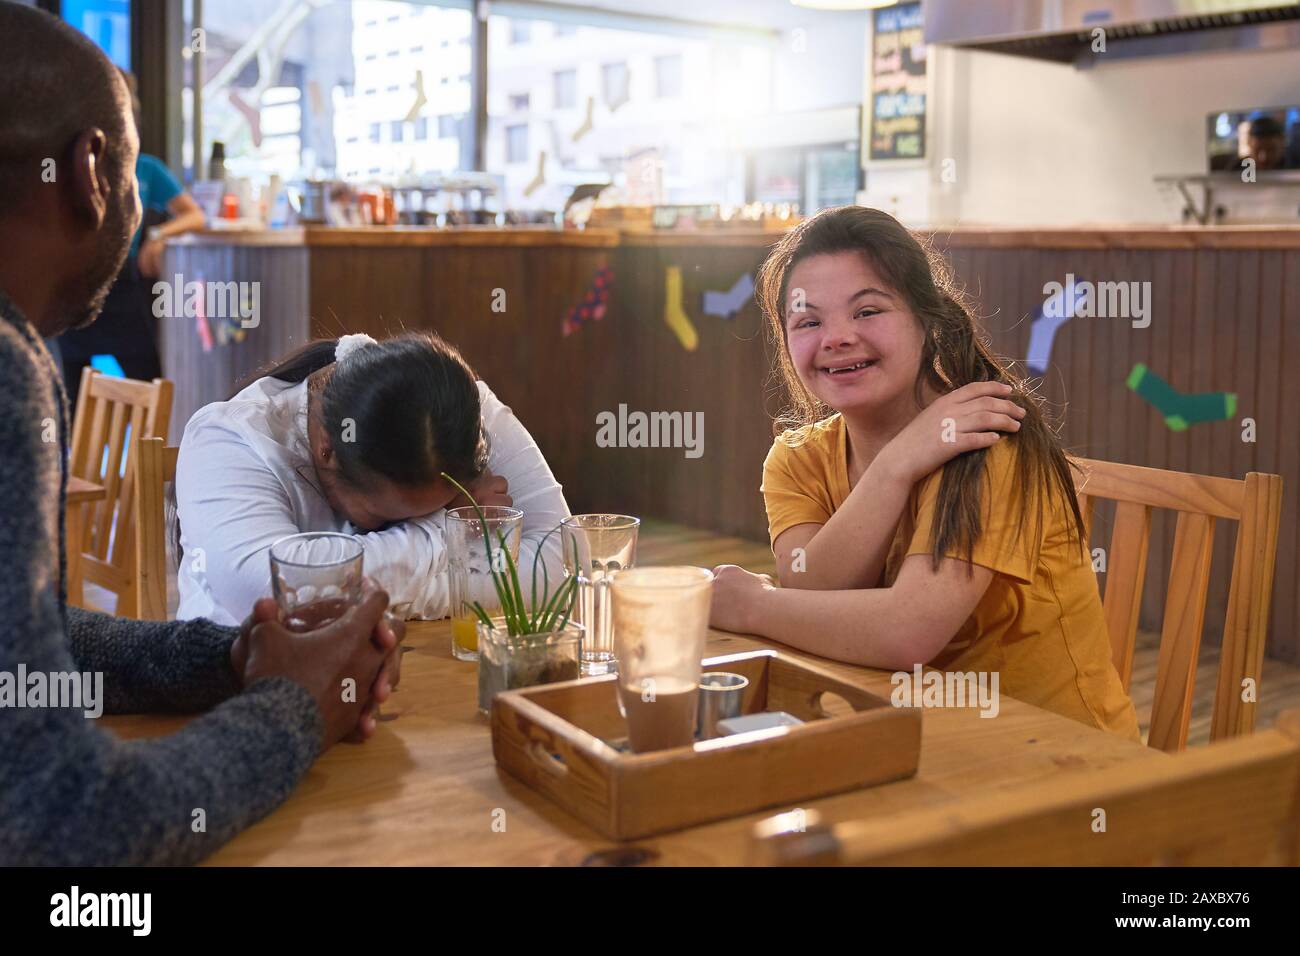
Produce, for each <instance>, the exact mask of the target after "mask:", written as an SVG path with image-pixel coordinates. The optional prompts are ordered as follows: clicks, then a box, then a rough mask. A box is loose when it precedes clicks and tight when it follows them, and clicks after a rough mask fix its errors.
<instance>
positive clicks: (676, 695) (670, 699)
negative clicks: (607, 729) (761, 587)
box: [610, 567, 713, 753]
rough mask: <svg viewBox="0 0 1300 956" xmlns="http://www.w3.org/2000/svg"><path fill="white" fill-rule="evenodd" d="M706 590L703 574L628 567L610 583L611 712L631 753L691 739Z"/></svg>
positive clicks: (708, 579) (708, 580) (708, 576)
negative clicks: (620, 721) (614, 695)
mask: <svg viewBox="0 0 1300 956" xmlns="http://www.w3.org/2000/svg"><path fill="white" fill-rule="evenodd" d="M712 586H713V574H712V573H711V572H709V571H707V570H705V569H704V568H693V567H661V568H656V567H651V568H631V569H629V570H626V571H619V572H618V573H617V574H615V575H614V577H613V580H612V583H611V586H610V587H611V594H612V596H613V599H614V652H615V655H616V656H617V658H618V681H617V687H618V709H619V711H620V712H621V713H622V714H623V717H624V718H625V719H626V720H627V730H628V740H629V742H630V743H631V745H632V749H633V750H635V751H636V752H637V753H644V752H646V751H650V750H664V749H666V748H669V747H681V746H689V745H690V744H691V743H693V742H694V740H695V709H696V705H697V701H698V698H699V683H700V660H701V658H703V657H704V642H705V639H706V638H707V636H708V633H709V606H710V601H711V599H712V597H713V590H712Z"/></svg>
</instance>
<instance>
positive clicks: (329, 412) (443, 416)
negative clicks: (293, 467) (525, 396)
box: [262, 332, 488, 490]
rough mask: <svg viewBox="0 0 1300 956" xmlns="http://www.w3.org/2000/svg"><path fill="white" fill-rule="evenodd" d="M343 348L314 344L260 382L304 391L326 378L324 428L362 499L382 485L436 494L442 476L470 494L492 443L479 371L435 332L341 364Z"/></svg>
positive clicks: (402, 338) (368, 349)
mask: <svg viewBox="0 0 1300 956" xmlns="http://www.w3.org/2000/svg"><path fill="white" fill-rule="evenodd" d="M336 344H337V342H336V340H334V339H321V340H318V341H315V342H309V343H308V344H307V345H305V346H303V347H302V348H300V349H298V350H297V351H295V352H293V353H291V354H289V355H287V356H285V357H284V358H283V359H281V360H280V361H278V362H276V363H275V364H274V365H273V366H272V367H271V368H270V369H269V370H267V371H265V372H263V373H262V375H263V376H266V377H270V378H274V379H278V380H279V381H281V382H292V383H295V384H296V383H298V382H302V381H305V380H306V379H307V378H308V376H310V375H312V374H313V373H315V372H318V371H320V370H321V369H327V372H326V377H325V381H324V383H323V384H322V385H321V386H320V387H319V401H318V406H319V409H320V423H321V424H322V425H323V426H324V428H325V432H326V434H328V435H329V437H330V445H331V447H332V449H333V451H334V456H335V458H336V460H337V461H338V467H339V472H340V474H341V476H342V478H343V480H344V481H346V482H347V483H348V484H349V485H351V486H352V487H354V488H359V489H363V490H364V489H365V488H366V487H368V486H369V485H370V484H371V483H373V481H374V479H375V478H376V477H380V478H386V479H387V480H389V481H392V482H394V483H396V484H398V485H406V486H411V485H423V484H430V483H432V482H434V481H436V480H437V479H438V477H439V476H440V475H441V473H442V472H446V473H447V474H449V475H451V476H452V477H453V478H455V479H456V480H457V481H459V482H460V483H461V484H469V483H471V482H472V481H473V480H474V479H475V478H477V477H478V476H479V475H480V474H481V473H482V472H483V469H484V468H486V467H487V457H488V448H487V439H486V437H485V435H484V434H483V422H482V410H481V408H480V405H479V393H478V386H477V385H476V384H475V376H474V371H473V369H471V368H470V367H469V365H468V363H466V361H465V360H464V359H463V358H462V357H461V355H460V353H459V352H458V351H456V349H455V348H454V347H452V346H451V345H448V344H447V343H446V342H444V341H443V340H442V339H441V338H439V337H438V336H436V335H434V334H432V333H428V332H407V333H405V334H403V335H398V336H395V337H393V338H388V339H384V340H382V341H380V342H376V343H375V344H374V345H366V346H363V347H362V348H360V349H358V350H357V351H355V352H353V353H352V354H350V355H349V356H348V358H347V360H346V361H345V362H343V363H341V364H336V363H335V361H334V352H335V346H336Z"/></svg>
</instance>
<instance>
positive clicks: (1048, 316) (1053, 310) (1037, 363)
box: [1025, 279, 1084, 375]
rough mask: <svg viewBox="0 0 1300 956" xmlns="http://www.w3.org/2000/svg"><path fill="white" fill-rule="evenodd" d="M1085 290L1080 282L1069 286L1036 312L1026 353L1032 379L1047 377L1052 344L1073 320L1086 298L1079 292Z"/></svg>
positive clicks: (1027, 366)
mask: <svg viewBox="0 0 1300 956" xmlns="http://www.w3.org/2000/svg"><path fill="white" fill-rule="evenodd" d="M1083 286H1084V283H1083V280H1081V279H1076V280H1075V281H1074V282H1070V283H1067V284H1066V285H1065V286H1064V287H1063V288H1062V289H1061V291H1060V292H1058V293H1056V294H1055V295H1053V296H1052V297H1051V298H1049V299H1048V300H1047V301H1046V302H1044V303H1043V304H1042V305H1041V306H1039V307H1038V308H1037V309H1035V310H1034V317H1033V319H1032V320H1031V322H1030V325H1029V350H1028V351H1027V352H1026V353H1025V367H1026V368H1028V369H1029V372H1030V374H1031V375H1046V374H1047V366H1048V360H1049V359H1050V358H1051V357H1052V342H1053V341H1054V340H1055V338H1056V333H1057V330H1058V329H1060V327H1061V326H1063V325H1065V323H1066V322H1069V321H1070V320H1071V319H1072V318H1074V315H1075V310H1076V309H1078V307H1079V301H1080V299H1082V298H1083V296H1082V294H1081V293H1080V292H1079V289H1080V288H1081V287H1083Z"/></svg>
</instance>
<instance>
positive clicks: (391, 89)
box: [385, 83, 401, 93]
mask: <svg viewBox="0 0 1300 956" xmlns="http://www.w3.org/2000/svg"><path fill="white" fill-rule="evenodd" d="M385 89H386V90H387V91H388V92H389V93H396V92H397V91H398V90H400V89H401V87H400V86H398V85H397V84H396V83H394V84H392V85H391V86H388V87H385Z"/></svg>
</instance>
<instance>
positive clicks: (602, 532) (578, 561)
mask: <svg viewBox="0 0 1300 956" xmlns="http://www.w3.org/2000/svg"><path fill="white" fill-rule="evenodd" d="M640 526H641V519H640V518H633V517H631V516H630V515H607V514H591V515H574V516H573V517H571V518H566V519H565V520H564V523H563V524H562V525H561V526H560V534H561V538H562V540H563V544H564V570H565V571H566V572H567V573H568V574H569V576H570V577H577V579H578V588H577V594H576V596H575V599H574V610H573V618H574V620H576V621H577V622H578V623H579V624H581V625H583V627H584V628H586V632H587V633H586V637H585V638H584V640H583V643H582V674H583V676H584V677H591V676H598V675H601V674H613V673H614V672H615V671H617V670H618V661H617V659H616V658H615V655H614V617H613V610H612V608H611V605H610V597H609V587H610V576H611V575H612V574H614V572H616V571H621V570H623V569H624V568H630V567H632V566H633V565H634V564H635V563H636V535H637V529H638V528H640Z"/></svg>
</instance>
